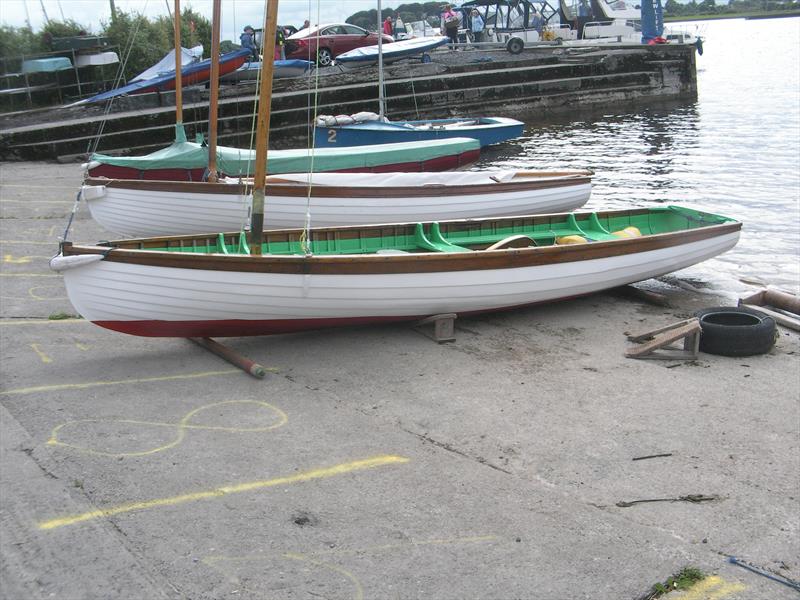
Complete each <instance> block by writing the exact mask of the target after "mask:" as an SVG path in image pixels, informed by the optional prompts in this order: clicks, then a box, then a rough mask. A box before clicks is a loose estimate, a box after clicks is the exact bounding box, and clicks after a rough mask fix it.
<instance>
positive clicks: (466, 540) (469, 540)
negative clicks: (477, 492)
mask: <svg viewBox="0 0 800 600" xmlns="http://www.w3.org/2000/svg"><path fill="white" fill-rule="evenodd" d="M499 539H500V538H499V537H498V536H496V535H481V536H474V537H463V538H454V539H441V540H425V541H421V542H405V543H402V544H386V545H384V546H372V547H369V548H357V549H355V550H322V551H319V552H310V553H309V554H311V555H313V556H319V555H324V554H336V555H338V554H362V553H365V552H383V551H386V550H400V549H403V548H409V547H411V548H413V547H416V546H444V545H450V544H477V543H480V542H495V541H497V540H499Z"/></svg>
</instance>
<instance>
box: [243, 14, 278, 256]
mask: <svg viewBox="0 0 800 600" xmlns="http://www.w3.org/2000/svg"><path fill="white" fill-rule="evenodd" d="M277 28H278V0H267V23H266V28H265V30H264V37H263V41H262V48H261V52H262V55H261V87H260V88H259V91H258V116H257V120H256V166H255V173H254V175H253V213H252V217H251V219H250V253H251V254H254V255H260V254H261V242H262V240H263V238H264V185H265V180H266V178H267V147H268V146H269V119H270V114H271V105H272V74H273V70H274V65H273V62H274V56H275V31H276V30H277Z"/></svg>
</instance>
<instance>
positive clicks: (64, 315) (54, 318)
mask: <svg viewBox="0 0 800 600" xmlns="http://www.w3.org/2000/svg"><path fill="white" fill-rule="evenodd" d="M80 318H81V317H80V315H71V314H69V313H65V312H57V313H53V314H51V315H50V316H49V317H47V320H48V321H63V320H64V319H80Z"/></svg>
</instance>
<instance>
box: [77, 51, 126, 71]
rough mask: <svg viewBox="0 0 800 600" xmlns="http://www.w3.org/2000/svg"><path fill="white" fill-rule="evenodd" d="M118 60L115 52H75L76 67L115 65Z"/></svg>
mask: <svg viewBox="0 0 800 600" xmlns="http://www.w3.org/2000/svg"><path fill="white" fill-rule="evenodd" d="M118 62H119V56H117V53H116V52H98V53H96V54H76V55H75V66H76V67H98V66H102V65H115V64H117V63H118Z"/></svg>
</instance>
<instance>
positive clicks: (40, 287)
mask: <svg viewBox="0 0 800 600" xmlns="http://www.w3.org/2000/svg"><path fill="white" fill-rule="evenodd" d="M38 289H42V286H40V285H37V286H35V287H32V288H31V289H29V290H28V295H29V296H30V297H31V298H33V299H34V300H67V297H66V296H47V297H45V296H40V295H38V294H37V293H36V292H34V291H33V290H38ZM44 289H48V288H44Z"/></svg>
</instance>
